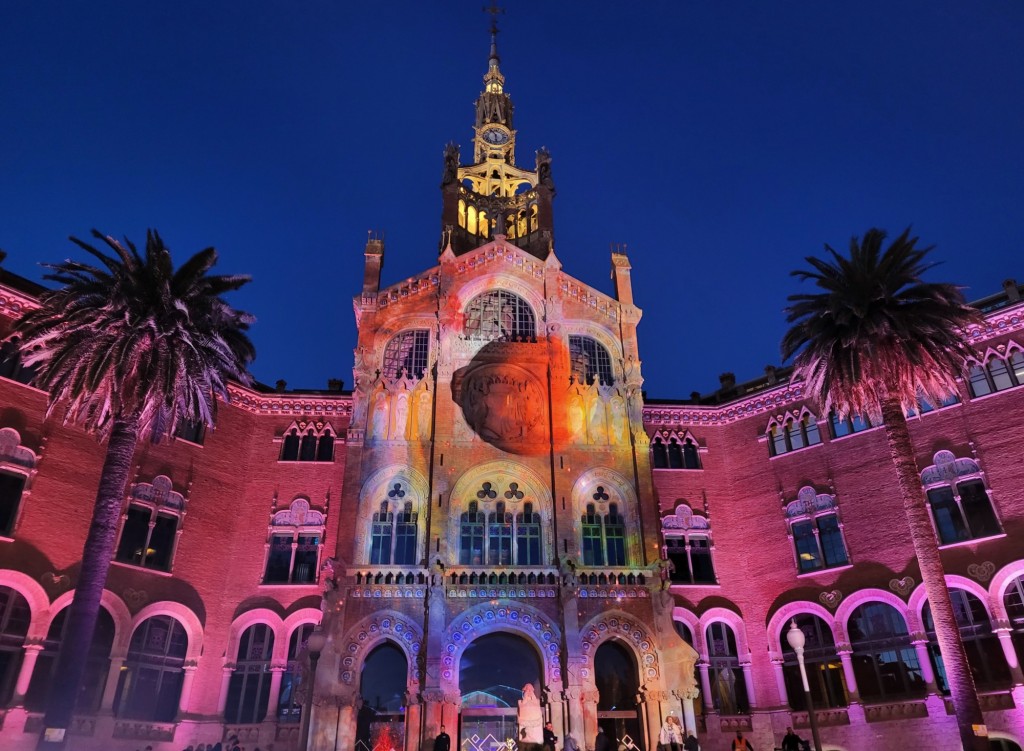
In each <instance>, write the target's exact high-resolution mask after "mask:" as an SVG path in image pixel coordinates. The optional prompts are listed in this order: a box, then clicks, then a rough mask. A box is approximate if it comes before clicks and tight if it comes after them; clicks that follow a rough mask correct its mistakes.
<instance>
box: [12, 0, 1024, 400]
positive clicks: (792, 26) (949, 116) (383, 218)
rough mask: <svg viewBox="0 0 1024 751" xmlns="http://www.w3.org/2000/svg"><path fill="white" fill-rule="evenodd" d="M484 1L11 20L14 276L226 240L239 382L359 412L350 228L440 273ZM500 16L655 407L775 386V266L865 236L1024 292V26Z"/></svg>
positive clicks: (566, 215) (398, 274) (808, 15)
mask: <svg viewBox="0 0 1024 751" xmlns="http://www.w3.org/2000/svg"><path fill="white" fill-rule="evenodd" d="M483 4H484V0H466V1H465V2H445V3H437V2H395V1H391V2H380V3H374V2H369V3H367V2H363V3H357V2H342V1H341V0H334V1H333V2H328V1H327V0H302V2H283V1H282V0H273V1H270V0H247V1H246V2H241V1H238V0H236V1H233V2H228V1H227V0H223V1H220V2H210V0H201V1H192V0H176V2H173V3H156V2H142V3H139V2H128V1H127V0H126V1H125V2H109V1H106V0H92V2H88V3H86V2H57V0H38V1H37V2H7V3H4V4H3V7H2V9H0V102H2V103H3V114H2V116H0V247H2V248H3V249H5V250H6V251H7V252H8V254H9V255H8V258H7V260H6V261H5V262H4V263H5V266H6V267H7V268H8V269H10V270H12V271H15V272H16V273H20V274H23V275H25V276H28V277H30V278H33V279H39V278H40V275H41V272H40V270H39V268H38V265H37V264H38V263H39V262H40V261H47V260H50V261H54V260H60V259H63V258H65V257H67V256H69V255H72V254H76V255H77V254H78V251H77V250H76V249H74V248H73V246H71V245H70V243H68V242H67V240H66V237H67V236H68V235H78V236H86V235H87V234H88V232H89V230H90V229H91V228H93V227H97V228H99V229H101V230H102V231H104V232H108V233H111V234H115V235H118V236H125V235H126V236H128V237H129V238H132V239H135V240H137V241H138V242H140V243H141V242H142V241H143V240H144V237H145V230H146V228H147V227H155V228H157V229H158V230H159V231H160V232H161V234H162V235H163V237H164V239H165V240H166V241H167V243H168V244H169V245H170V247H171V248H172V249H173V250H174V251H175V253H176V258H177V260H178V261H179V262H181V261H183V260H184V259H185V258H186V257H187V255H190V254H191V253H193V252H195V251H197V250H199V249H201V248H203V247H206V246H208V245H214V246H216V247H217V248H218V249H219V251H220V253H221V264H220V266H219V267H218V269H219V270H220V271H222V272H227V273H248V274H251V275H252V276H253V278H254V281H253V283H252V284H251V285H250V287H249V288H248V289H246V290H245V291H244V292H241V293H238V294H237V295H235V296H234V297H233V298H232V299H233V301H234V302H235V304H236V305H238V306H239V307H242V308H245V309H248V310H250V311H251V312H253V313H255V314H256V316H257V318H258V323H257V324H256V326H255V329H254V331H253V338H254V340H255V343H256V345H257V349H258V352H259V357H258V359H257V361H256V363H255V366H254V369H253V371H254V374H255V375H256V377H257V378H258V379H259V380H261V381H264V382H267V383H273V382H274V381H275V380H276V379H278V378H284V379H286V380H287V381H288V384H289V387H291V388H324V387H325V386H326V382H327V379H328V378H330V377H340V378H343V379H344V380H345V382H346V387H347V386H348V385H350V384H351V377H352V376H351V368H352V349H353V347H354V344H355V326H354V319H353V315H352V304H351V300H352V296H353V295H354V294H355V293H356V292H358V290H359V288H360V285H361V275H362V262H363V256H362V251H363V245H364V243H365V240H366V232H367V230H368V229H371V228H372V229H376V230H382V231H384V232H385V233H386V241H387V251H386V257H385V258H386V260H385V267H384V283H385V284H390V283H393V282H396V281H400V280H402V279H404V278H406V277H409V276H413V275H415V274H418V273H419V272H420V271H422V270H424V269H426V268H428V267H430V266H431V265H433V263H434V262H435V259H436V253H437V242H438V239H439V236H440V229H441V228H440V210H441V202H440V200H441V196H440V191H439V190H438V185H439V182H440V178H441V171H442V150H443V147H444V144H445V143H446V142H447V141H449V140H453V139H454V140H457V141H458V142H459V143H461V144H462V147H463V155H464V157H465V155H467V154H471V149H470V143H471V141H470V139H471V134H472V131H471V126H472V122H473V101H474V100H475V98H476V96H477V94H478V93H479V91H480V89H481V85H482V81H481V78H482V76H483V74H484V72H485V70H486V61H487V51H488V43H489V40H488V35H487V26H488V18H487V16H486V15H485V14H484V13H482V12H481V6H482V5H483ZM503 4H504V5H505V6H506V8H507V11H508V12H507V14H506V15H505V16H504V17H503V18H502V19H501V27H502V33H501V35H500V39H499V46H500V52H501V56H502V70H503V72H504V73H505V75H506V78H507V86H506V88H507V91H509V93H510V94H511V95H512V97H513V100H514V102H515V105H516V126H517V129H518V131H519V137H518V149H517V154H518V157H519V162H520V163H523V164H525V165H527V166H529V167H531V168H532V165H533V152H534V151H535V150H536V149H537V148H539V147H540V146H542V145H544V146H547V147H548V148H549V149H550V150H551V153H552V155H553V159H554V162H553V175H554V178H555V182H556V184H557V186H558V197H557V199H556V201H555V211H556V215H555V227H556V241H555V249H556V253H557V254H558V256H559V258H560V259H561V260H562V262H563V264H564V268H565V270H566V271H567V272H568V273H570V274H573V275H574V276H576V277H577V278H579V279H581V280H583V281H584V282H587V283H589V284H592V285H594V286H596V287H597V288H598V289H601V290H603V291H606V292H610V291H611V284H610V281H609V278H608V270H609V256H608V253H609V244H610V243H627V244H628V252H629V255H630V258H631V260H632V262H633V265H634V270H633V279H634V285H635V294H636V300H637V304H638V305H640V306H641V307H642V308H643V310H644V318H643V321H642V322H641V325H640V344H641V356H642V358H643V360H644V373H645V376H646V379H647V390H648V393H649V395H650V396H651V397H667V398H685V397H686V396H688V395H689V393H690V392H691V391H694V390H700V391H704V392H707V391H711V390H713V389H714V388H716V387H717V385H718V379H717V376H718V374H719V373H721V372H723V371H727V370H731V371H734V372H735V373H736V375H737V377H738V378H739V379H740V380H745V379H748V378H753V377H756V376H758V375H760V374H761V372H762V368H763V366H764V365H765V364H767V363H774V362H777V360H778V342H779V339H780V337H781V335H782V333H783V330H784V328H785V323H784V320H783V315H782V312H781V311H782V308H783V307H784V305H785V298H786V295H787V294H789V293H791V292H793V291H795V290H796V289H797V288H798V287H799V285H798V284H797V282H795V281H794V280H792V279H791V278H790V277H789V275H788V272H789V271H790V270H792V269H794V268H797V267H799V266H801V265H802V263H803V262H802V258H803V257H804V256H806V255H809V254H817V253H819V252H820V251H821V248H822V244H823V243H825V242H828V243H831V244H833V245H835V246H838V247H845V246H846V244H847V243H848V241H849V238H850V237H851V236H852V235H854V234H862V233H863V232H864V231H865V230H866V229H867V228H869V227H871V226H879V227H883V228H887V229H888V230H890V232H891V234H893V235H895V234H897V233H898V232H899V231H900V230H902V229H903V228H904V227H905V226H906V225H908V224H913V225H914V229H915V231H916V232H917V233H918V234H919V235H920V236H921V238H922V239H923V240H924V241H926V242H927V243H929V244H932V243H933V244H935V245H937V251H936V260H940V261H942V262H943V265H942V266H941V268H940V269H938V270H937V271H936V272H934V275H933V276H932V277H931V278H933V279H943V280H949V281H955V282H958V283H960V284H963V285H965V286H966V287H967V291H966V294H967V296H968V297H971V298H977V297H981V296H984V295H987V294H989V293H992V292H995V291H997V290H998V289H1000V284H1001V282H1002V280H1003V279H1005V278H1007V277H1011V276H1014V277H1016V278H1017V279H1018V280H1020V281H1024V262H1022V261H1021V259H1022V257H1024V254H1022V250H1024V221H1022V213H1024V212H1022V208H1021V207H1022V206H1024V170H1022V164H1024V158H1022V157H1024V138H1022V136H1024V127H1022V116H1024V97H1022V96H1021V92H1022V91H1024V45H1022V44H1021V39H1022V38H1024V4H1022V3H1020V2H1016V1H1014V0H992V1H991V2H981V3H964V2H954V1H952V0H950V1H940V0H920V1H919V2H892V0H885V1H879V2H859V3H822V2H811V1H810V0H808V1H806V2H786V1H779V2H767V3H766V2H754V1H749V2H739V1H735V2H729V3H720V2H718V3H716V2H699V3H698V2H648V3H626V2H621V1H619V2H593V1H592V2H588V3H582V2H581V3H570V2H559V3H553V2H550V0H547V1H542V0H506V2H505V3H503Z"/></svg>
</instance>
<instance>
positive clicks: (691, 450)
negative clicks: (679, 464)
mask: <svg viewBox="0 0 1024 751" xmlns="http://www.w3.org/2000/svg"><path fill="white" fill-rule="evenodd" d="M700 468H701V466H700V453H699V452H698V451H697V445H696V444H695V443H694V442H693V439H692V438H687V439H686V440H684V441H683V469H700Z"/></svg>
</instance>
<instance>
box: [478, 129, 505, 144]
mask: <svg viewBox="0 0 1024 751" xmlns="http://www.w3.org/2000/svg"><path fill="white" fill-rule="evenodd" d="M484 141H486V142H487V143H489V144H492V145H494V146H501V145H502V144H503V143H508V133H506V132H505V131H503V130H499V129H498V128H492V129H491V130H485V131H484Z"/></svg>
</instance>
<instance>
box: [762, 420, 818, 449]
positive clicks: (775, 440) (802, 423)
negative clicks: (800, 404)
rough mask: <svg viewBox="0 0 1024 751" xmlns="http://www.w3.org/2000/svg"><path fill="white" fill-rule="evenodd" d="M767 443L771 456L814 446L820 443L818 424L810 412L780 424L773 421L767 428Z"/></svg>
mask: <svg viewBox="0 0 1024 751" xmlns="http://www.w3.org/2000/svg"><path fill="white" fill-rule="evenodd" d="M768 442H769V446H770V452H771V455H772V456H779V455H780V454H787V453H789V452H790V451H797V450H799V449H802V448H807V447H808V446H815V445H817V444H819V443H821V435H820V434H819V432H818V423H817V421H816V420H815V418H814V415H812V414H811V413H810V412H804V414H803V415H802V416H801V417H799V418H794V417H790V418H787V419H786V420H785V422H783V423H782V424H779V423H775V422H774V421H773V423H771V424H769V426H768Z"/></svg>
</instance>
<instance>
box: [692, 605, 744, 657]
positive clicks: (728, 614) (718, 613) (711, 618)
mask: <svg viewBox="0 0 1024 751" xmlns="http://www.w3.org/2000/svg"><path fill="white" fill-rule="evenodd" d="M712 623H724V624H725V625H727V626H728V627H729V628H731V629H732V632H733V636H735V637H736V653H737V655H738V656H739V658H740V662H741V663H742V662H749V661H750V659H749V655H750V646H749V645H748V644H747V627H746V624H744V622H743V618H742V617H741V616H740V615H739V614H738V613H735V612H733V611H732V610H729V609H728V608H711V609H710V610H708V611H706V612H705V613H703V614H702V615H701V617H700V632H701V650H700V658H701V659H702V660H704V661H708V660H710V659H711V656H710V655H709V654H708V642H707V639H706V638H705V633H706V632H707V630H708V626H710V625H711V624H712Z"/></svg>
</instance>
